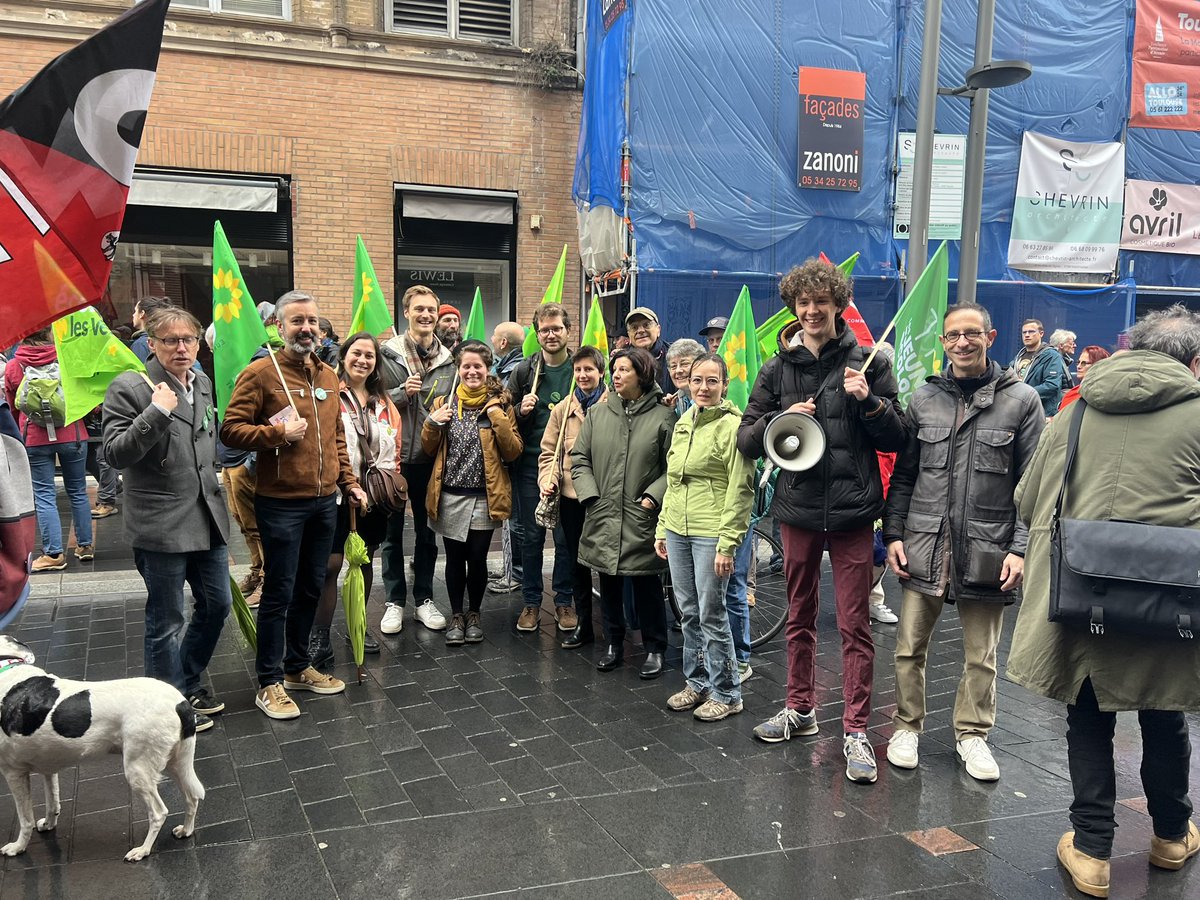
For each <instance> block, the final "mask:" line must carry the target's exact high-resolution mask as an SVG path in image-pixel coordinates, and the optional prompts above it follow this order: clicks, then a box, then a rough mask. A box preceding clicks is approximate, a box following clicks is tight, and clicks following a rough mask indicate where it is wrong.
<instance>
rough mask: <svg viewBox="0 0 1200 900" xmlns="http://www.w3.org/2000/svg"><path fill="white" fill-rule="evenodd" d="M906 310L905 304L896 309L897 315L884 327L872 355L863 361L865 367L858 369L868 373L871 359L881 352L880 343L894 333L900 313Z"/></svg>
mask: <svg viewBox="0 0 1200 900" xmlns="http://www.w3.org/2000/svg"><path fill="white" fill-rule="evenodd" d="M903 311H904V305H903V304H901V305H900V309H898V310H896V315H895V316H894V317H893V318H892V321H890V322H888V327H887V328H885V329H883V334H881V335H880V336H879V340H877V341H876V342H875V346H874V347H872V348H871V355H870V356H868V357H867V361H866V362H865V363H863V367H862V368H861V369H859V370H858V371H859V372H861V373H863V374H866V371H867V367H868V366H870V365H871V360H873V359H874V358H875V354H876V353H878V352H879V345H880V344H882V343H883V342H884V341H886V340H887V336H888V335H889V334H891V333H892V329H893V328H895V327H896V319H899V318H900V313H901V312H903Z"/></svg>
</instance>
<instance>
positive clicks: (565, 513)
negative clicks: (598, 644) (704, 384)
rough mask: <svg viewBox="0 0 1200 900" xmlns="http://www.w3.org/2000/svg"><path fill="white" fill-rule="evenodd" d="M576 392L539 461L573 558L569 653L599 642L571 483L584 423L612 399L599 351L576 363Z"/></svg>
mask: <svg viewBox="0 0 1200 900" xmlns="http://www.w3.org/2000/svg"><path fill="white" fill-rule="evenodd" d="M571 366H572V368H573V370H574V372H575V389H574V390H573V391H572V392H571V395H570V396H569V397H568V398H567V400H566V402H564V403H559V404H557V405H555V407H554V409H553V410H551V411H550V420H549V422H547V424H546V431H545V432H544V433H543V434H542V452H541V455H540V456H539V457H538V485H539V487H540V488H541V491H542V496H543V497H551V496H553V495H554V494H555V492H558V493H559V495H560V496H559V507H558V516H559V522H560V523H561V524H562V529H563V533H564V534H565V535H566V538H567V540H566V547H567V550H568V552H569V553H570V557H571V559H570V562H571V573H572V575H571V579H572V582H573V584H574V595H575V613H576V615H577V616H578V619H579V621H578V624H576V626H575V629H574V631H572V632H571V633H570V634H569V635H567V637H566V638H565V639H564V640H563V642H562V646H563V647H565V648H566V649H568V650H574V649H575V648H577V647H582V646H583V645H584V644H590V643H592V641H594V640H595V639H596V638H595V631H594V628H593V625H592V570H591V569H589V568H588V567H587V566H585V565H581V564H580V562H579V556H578V554H579V542H580V540H581V539H582V537H583V506H582V505H581V504H580V502H579V497H578V495H577V494H576V493H575V485H574V484H573V483H572V481H571V450H572V448H574V446H575V441H576V440H577V439H578V437H579V431H580V429H581V428H582V427H583V422H584V417H585V416H586V415H587V413H588V410H590V409H591V408H592V407H593V406H595V405H596V404H597V403H599V402H600V401H602V400H603V399H604V398H605V397H606V396H608V390H607V388H606V386H605V384H604V381H603V374H604V355H603V354H602V353H601V352H600V351H599V350H597V349H596V348H595V347H589V346H584V347H580V348H579V349H578V350H577V351H575V355H574V356H572V357H571Z"/></svg>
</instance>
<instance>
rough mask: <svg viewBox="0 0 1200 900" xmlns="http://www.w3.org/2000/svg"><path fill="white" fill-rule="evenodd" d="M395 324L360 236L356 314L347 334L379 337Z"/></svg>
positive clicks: (356, 281)
mask: <svg viewBox="0 0 1200 900" xmlns="http://www.w3.org/2000/svg"><path fill="white" fill-rule="evenodd" d="M393 324H395V323H393V322H392V313H391V310H389V309H388V304H387V298H386V297H385V296H384V295H383V290H382V289H381V288H380V287H379V279H378V278H376V277H375V267H374V266H373V265H371V257H370V256H368V255H367V246H366V244H364V243H363V239H362V235H361V234H360V235H359V236H358V246H357V247H356V248H355V251H354V314H353V315H352V316H351V317H350V331H349V332H347V334H358V333H359V332H360V331H366V332H369V333H371V334H373V335H374V336H375V337H379V335H381V334H383V333H384V332H385V331H387V330H388V329H389V328H391V327H392V325H393Z"/></svg>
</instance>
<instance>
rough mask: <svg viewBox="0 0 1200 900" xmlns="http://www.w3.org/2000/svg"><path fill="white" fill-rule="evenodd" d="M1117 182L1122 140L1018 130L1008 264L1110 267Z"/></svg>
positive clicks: (1118, 204) (1051, 268) (1116, 238)
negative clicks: (1080, 138)
mask: <svg viewBox="0 0 1200 900" xmlns="http://www.w3.org/2000/svg"><path fill="white" fill-rule="evenodd" d="M1124 183H1125V146H1124V144H1120V143H1105V144H1084V143H1079V142H1076V141H1063V140H1059V139H1058V138H1052V137H1047V136H1046V135H1044V134H1036V133H1035V132H1032V131H1027V132H1025V136H1024V139H1023V140H1022V141H1021V169H1020V171H1019V172H1018V174H1017V197H1016V200H1015V202H1014V204H1013V218H1012V234H1011V236H1010V237H1009V241H1008V264H1009V265H1010V266H1012V267H1013V268H1014V269H1032V270H1035V271H1043V272H1110V271H1112V269H1113V268H1114V267H1115V266H1116V264H1117V247H1118V245H1119V243H1120V241H1121V210H1122V207H1123V202H1124Z"/></svg>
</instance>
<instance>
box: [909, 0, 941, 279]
mask: <svg viewBox="0 0 1200 900" xmlns="http://www.w3.org/2000/svg"><path fill="white" fill-rule="evenodd" d="M941 56H942V0H926V3H925V34H924V37H923V42H922V44H921V81H920V86H919V93H918V95H917V140H916V146H915V147H914V148H913V183H912V184H913V187H912V213H911V215H910V217H909V223H908V269H907V271H906V274H905V282H906V287H905V291H906V292H907V290H908V288H909V287H911V286H912V285H914V284H916V281H917V279H918V278H920V277H921V273H922V272H923V271H925V263H926V261H927V260H928V257H929V194H930V190H931V189H932V187H933V139H934V138H933V133H934V125H935V120H936V118H937V98H938V61H939V60H940V59H941Z"/></svg>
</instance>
